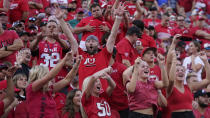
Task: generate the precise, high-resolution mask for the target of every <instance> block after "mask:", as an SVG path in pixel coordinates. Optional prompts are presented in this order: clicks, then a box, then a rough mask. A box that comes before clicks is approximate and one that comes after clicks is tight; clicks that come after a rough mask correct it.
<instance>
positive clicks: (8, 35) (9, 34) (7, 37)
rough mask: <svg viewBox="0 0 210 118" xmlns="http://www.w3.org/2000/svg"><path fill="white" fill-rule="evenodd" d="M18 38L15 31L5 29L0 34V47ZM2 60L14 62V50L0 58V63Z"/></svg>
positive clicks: (10, 43) (8, 44)
mask: <svg viewBox="0 0 210 118" xmlns="http://www.w3.org/2000/svg"><path fill="white" fill-rule="evenodd" d="M18 38H19V37H18V35H17V33H16V32H15V31H11V30H5V31H4V33H3V34H1V35H0V42H1V43H0V48H2V47H4V46H10V45H12V44H13V43H14V41H15V40H16V39H18ZM4 61H9V62H11V63H12V64H14V62H15V61H16V51H13V53H12V54H11V55H9V56H7V57H4V58H1V59H0V63H2V62H4Z"/></svg>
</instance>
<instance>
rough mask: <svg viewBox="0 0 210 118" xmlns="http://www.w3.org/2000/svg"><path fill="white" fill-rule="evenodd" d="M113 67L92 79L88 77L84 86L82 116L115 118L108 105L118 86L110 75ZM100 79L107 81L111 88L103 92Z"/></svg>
mask: <svg viewBox="0 0 210 118" xmlns="http://www.w3.org/2000/svg"><path fill="white" fill-rule="evenodd" d="M111 69H112V68H111V67H108V68H105V69H103V70H101V71H99V72H97V73H95V74H93V75H92V76H90V77H87V78H86V79H85V80H84V82H83V85H82V88H83V95H82V100H81V102H82V107H83V108H82V111H83V112H82V115H83V117H88V118H114V116H113V114H112V113H111V108H110V106H109V104H108V97H109V96H111V93H112V91H113V90H114V88H115V86H116V84H115V82H114V81H113V80H112V78H111V77H110V76H109V75H108V74H110V73H111ZM99 78H103V79H106V80H107V82H108V84H109V86H108V87H107V89H106V91H104V90H102V85H101V82H100V80H99Z"/></svg>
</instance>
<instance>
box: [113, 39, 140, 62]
mask: <svg viewBox="0 0 210 118" xmlns="http://www.w3.org/2000/svg"><path fill="white" fill-rule="evenodd" d="M116 48H117V52H118V55H117V56H116V60H117V61H118V62H120V63H122V60H123V59H126V60H129V61H130V63H131V65H133V64H134V61H135V59H136V58H137V57H138V54H137V53H136V51H135V49H134V48H133V45H132V44H131V43H130V42H129V41H128V39H126V38H124V39H122V40H121V41H120V42H119V43H118V44H117V46H116Z"/></svg>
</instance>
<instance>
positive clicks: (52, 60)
mask: <svg viewBox="0 0 210 118" xmlns="http://www.w3.org/2000/svg"><path fill="white" fill-rule="evenodd" d="M41 59H44V63H40V65H42V66H45V67H48V66H50V67H55V65H56V64H57V62H58V61H59V59H60V55H59V53H52V54H51V55H49V54H48V53H43V54H42V55H41Z"/></svg>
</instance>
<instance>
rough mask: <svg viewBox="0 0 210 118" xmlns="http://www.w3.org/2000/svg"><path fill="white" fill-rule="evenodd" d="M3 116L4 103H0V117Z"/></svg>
mask: <svg viewBox="0 0 210 118" xmlns="http://www.w3.org/2000/svg"><path fill="white" fill-rule="evenodd" d="M3 114H4V102H3V101H0V117H1V116H2V115H3Z"/></svg>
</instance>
